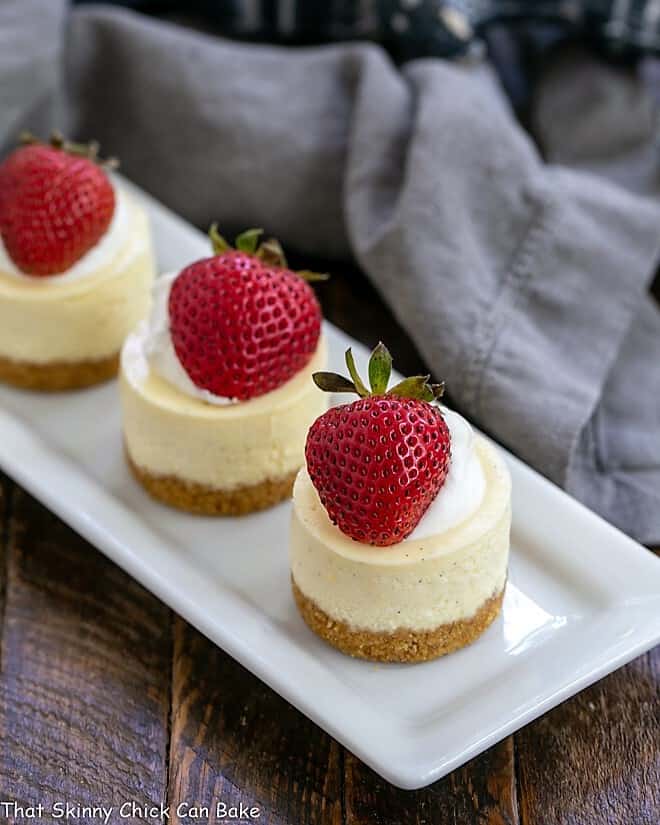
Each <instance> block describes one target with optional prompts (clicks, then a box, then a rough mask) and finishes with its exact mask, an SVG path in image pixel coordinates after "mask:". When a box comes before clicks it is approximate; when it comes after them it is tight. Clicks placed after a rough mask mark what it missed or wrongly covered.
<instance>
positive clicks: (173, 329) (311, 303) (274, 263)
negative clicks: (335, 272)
mask: <svg viewBox="0 0 660 825" xmlns="http://www.w3.org/2000/svg"><path fill="white" fill-rule="evenodd" d="M209 234H210V236H211V240H212V241H213V249H214V252H215V253H216V254H215V255H214V257H212V258H204V259H203V260H201V261H196V262H195V263H193V264H190V266H187V267H186V268H185V269H184V270H183V271H182V272H181V273H180V274H179V275H178V276H177V278H176V279H175V280H174V282H173V284H172V289H171V291H170V298H169V316H170V333H171V336H172V343H173V345H174V350H175V352H176V354H177V357H178V359H179V361H180V362H181V364H182V366H183V368H184V369H185V371H186V372H187V373H188V375H189V377H190V379H191V380H192V381H193V383H194V384H195V385H196V386H197V387H199V388H200V389H204V390H208V391H209V392H211V393H214V394H215V395H219V396H223V397H225V398H235V399H238V400H239V401H246V400H248V399H249V398H255V397H256V396H258V395H263V394H264V393H266V392H269V391H270V390H274V389H276V388H277V387H279V386H281V385H282V384H284V383H285V382H286V381H288V380H289V379H290V378H292V377H293V376H294V375H295V374H296V373H297V372H298V371H299V370H301V369H302V368H303V367H304V366H305V364H307V363H308V362H309V360H310V358H311V357H312V355H313V354H314V352H315V350H316V347H317V344H318V340H319V335H320V332H321V308H320V307H319V303H318V301H317V300H316V296H315V295H314V292H313V290H312V288H311V287H310V286H309V284H308V283H306V280H319V279H323V278H324V277H325V276H322V275H316V274H315V273H311V272H308V271H304V272H298V273H296V272H293V271H292V270H290V269H288V268H287V265H286V260H285V258H284V254H283V252H282V248H281V247H280V245H279V244H278V243H277V241H274V240H270V241H266V242H264V243H262V244H261V245H260V246H259V247H258V248H257V242H258V238H259V235H260V234H261V230H260V229H249V230H247V231H246V232H244V233H243V234H242V235H239V236H238V238H236V249H234V248H232V247H231V246H229V244H228V243H227V242H226V241H225V240H224V239H223V238H222V237H221V236H220V235H218V232H217V227H216V226H215V225H214V226H213V227H211V231H210V233H209Z"/></svg>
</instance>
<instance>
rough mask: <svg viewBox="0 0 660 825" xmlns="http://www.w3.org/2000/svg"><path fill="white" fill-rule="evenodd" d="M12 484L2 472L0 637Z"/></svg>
mask: <svg viewBox="0 0 660 825" xmlns="http://www.w3.org/2000/svg"><path fill="white" fill-rule="evenodd" d="M11 489H12V484H11V482H10V480H9V479H8V478H7V476H5V475H4V474H3V473H0V639H2V628H3V625H4V617H5V591H6V584H7V581H6V580H7V571H6V567H7V552H6V544H7V536H8V535H9V508H10V499H11ZM1 657H2V645H1V644H0V671H1V670H2V658H1Z"/></svg>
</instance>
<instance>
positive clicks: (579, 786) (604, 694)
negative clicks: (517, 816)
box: [516, 648, 660, 825]
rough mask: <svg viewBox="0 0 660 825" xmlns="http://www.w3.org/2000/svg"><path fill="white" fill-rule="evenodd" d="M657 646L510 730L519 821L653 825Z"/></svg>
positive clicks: (659, 694) (659, 791) (659, 734)
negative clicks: (513, 740)
mask: <svg viewBox="0 0 660 825" xmlns="http://www.w3.org/2000/svg"><path fill="white" fill-rule="evenodd" d="M659 743H660V648H657V649H656V650H655V651H652V652H651V653H648V654H647V655H646V656H641V657H640V658H638V659H636V660H635V661H634V662H632V663H631V664H629V665H628V666H627V667H625V668H622V669H621V670H618V671H616V672H615V673H613V674H612V675H611V676H608V677H607V678H606V679H603V680H601V681H600V682H598V683H597V684H595V685H593V686H592V687H591V688H589V689H587V690H585V691H582V693H580V694H578V695H577V696H576V697H574V698H573V699H571V700H570V701H568V702H565V703H564V704H562V705H560V706H559V707H558V708H555V709H554V710H553V711H551V712H550V713H547V714H546V715H545V716H543V717H542V718H541V719H539V720H538V721H537V722H535V723H534V724H531V725H528V726H527V727H526V728H524V729H523V730H522V731H520V732H519V733H518V734H516V745H517V747H518V749H519V754H520V759H519V777H520V805H521V814H522V816H521V819H522V825H588V824H589V823H594V825H596V823H598V824H600V823H607V825H657V822H658V817H659V814H660V747H659Z"/></svg>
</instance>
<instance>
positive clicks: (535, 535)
mask: <svg viewBox="0 0 660 825" xmlns="http://www.w3.org/2000/svg"><path fill="white" fill-rule="evenodd" d="M140 197H144V198H145V202H146V204H147V207H148V209H149V211H150V213H151V218H152V225H153V230H154V236H155V242H156V247H157V252H158V258H159V265H160V268H161V270H164V271H167V270H173V269H176V268H178V267H181V266H182V265H184V264H186V263H188V262H189V261H190V260H193V259H195V258H198V257H202V256H205V255H207V254H208V243H207V240H206V237H205V236H204V235H203V234H202V233H200V232H198V231H197V230H196V229H193V228H192V227H190V226H189V225H188V224H186V223H185V222H184V221H182V220H181V219H180V218H178V217H177V216H175V215H173V214H172V213H170V212H168V211H167V210H165V209H164V208H163V207H162V206H160V205H159V204H157V203H156V202H154V201H153V200H151V199H149V198H147V197H146V196H144V195H140ZM327 333H328V337H329V342H330V350H331V366H332V368H333V369H338V368H341V367H342V360H343V352H344V349H345V348H346V346H347V345H349V344H350V345H352V346H353V347H354V349H355V351H356V353H357V355H358V359H359V360H360V361H362V366H363V364H364V358H365V355H366V352H365V350H364V348H363V347H362V346H360V345H359V344H357V343H356V342H355V341H353V340H351V339H350V338H348V337H347V336H346V335H344V334H343V333H342V332H340V331H339V330H337V329H336V328H334V327H332V326H330V325H328V327H327ZM508 462H509V466H510V468H511V473H512V476H513V490H514V501H513V513H514V518H513V532H512V556H511V567H510V577H509V584H508V588H507V593H506V598H505V601H504V608H503V611H502V615H501V616H500V618H499V619H498V620H497V621H496V623H495V624H494V625H493V626H492V627H491V628H490V629H489V630H488V631H487V632H486V633H485V635H484V636H483V637H482V638H481V639H480V640H479V641H478V642H476V643H475V644H474V645H472V646H471V647H469V648H467V649H464V650H462V651H459V652H458V653H455V654H453V655H451V656H449V657H447V658H444V659H440V660H438V661H435V662H431V663H427V664H421V665H408V666H405V665H382V664H381V665H378V664H370V663H367V662H362V661H357V660H353V659H350V658H348V657H345V656H343V655H342V654H340V653H338V652H336V651H334V650H333V649H331V648H330V647H328V646H327V645H325V644H324V643H323V642H322V641H321V640H320V639H318V638H317V637H315V636H314V635H313V634H312V633H311V632H310V631H309V630H308V629H307V628H306V627H305V625H304V624H303V622H302V620H301V619H300V618H299V616H298V615H297V613H296V610H295V608H294V605H293V601H292V599H291V595H290V589H289V569H288V563H287V534H288V521H289V515H290V505H289V504H288V503H285V504H282V505H280V506H278V507H276V508H274V509H273V510H270V511H268V512H264V513H260V514H257V515H253V516H248V517H243V518H241V519H208V518H201V517H196V516H187V515H185V514H181V513H178V512H175V511H172V510H169V509H167V508H165V507H163V506H161V505H159V504H156V503H154V502H153V501H151V500H150V499H149V498H148V497H147V495H146V494H145V493H144V492H143V491H142V490H141V488H140V487H139V486H138V485H137V484H136V483H135V481H133V479H132V478H131V476H130V475H129V472H128V470H127V468H126V466H125V465H124V459H123V453H122V440H121V422H120V413H119V405H118V401H117V388H116V385H115V383H114V382H112V383H110V384H108V385H106V386H103V387H100V388H97V389H91V390H87V391H83V392H78V393H72V394H61V395H48V396H39V395H36V394H31V393H23V392H19V391H15V390H11V389H8V388H2V389H0V466H1V467H2V468H3V469H4V470H5V471H6V472H7V473H9V474H10V475H11V476H13V477H14V478H15V479H16V481H18V482H19V483H20V484H22V485H23V486H24V487H26V488H27V489H28V490H29V491H30V492H32V493H33V494H34V495H35V496H37V497H38V498H39V499H41V501H43V502H44V503H45V504H46V505H47V506H48V507H49V508H50V509H51V510H53V511H54V512H55V513H57V514H58V515H59V516H60V517H61V518H62V519H64V520H65V521H66V522H68V523H69V524H70V525H71V526H72V527H73V528H74V529H75V530H76V531H77V532H78V533H80V534H81V535H83V536H84V537H85V538H86V539H88V540H89V541H90V542H91V543H92V544H94V545H95V546H96V547H98V548H99V549H100V550H101V551H102V552H104V553H105V554H106V555H107V556H108V557H109V558H111V559H112V560H113V561H115V562H116V563H117V564H119V565H120V566H121V567H123V568H124V569H125V570H126V571H127V572H128V573H130V574H131V575H132V576H134V577H135V578H136V579H137V580H138V581H140V582H141V583H142V584H143V585H144V586H145V587H147V588H148V589H149V590H151V591H153V593H155V594H156V595H157V596H158V597H159V598H160V599H162V600H163V601H164V602H166V603H167V604H168V605H170V606H171V607H172V608H173V609H174V610H175V611H177V612H178V613H179V614H181V615H182V616H183V617H184V618H185V619H187V620H188V621H189V622H190V623H191V624H193V625H194V626H195V627H197V628H198V629H199V630H200V631H201V632H202V633H204V634H205V635H206V636H208V637H209V638H210V639H212V640H213V641H214V642H215V643H217V644H218V645H219V646H220V647H222V648H223V649H224V650H226V651H227V652H228V653H229V654H230V655H231V656H233V657H234V658H235V659H237V660H238V661H239V662H241V663H242V664H243V665H245V667H247V668H248V669H249V670H251V671H252V672H253V673H255V674H256V675H257V676H258V677H259V678H261V679H262V680H263V681H264V682H266V683H267V684H268V685H270V686H271V687H272V688H273V689H274V690H276V691H277V692H278V693H280V694H281V695H282V696H284V697H285V698H286V699H288V700H289V701H290V702H291V703H292V704H293V705H295V706H296V707H297V708H299V709H300V711H302V713H304V714H306V715H307V716H309V717H310V718H311V719H313V720H314V721H315V722H316V723H318V724H319V725H320V726H321V727H322V728H324V729H325V730H326V731H327V732H328V733H330V734H331V735H332V736H334V737H335V738H336V739H338V740H339V741H340V742H342V743H343V744H344V745H345V746H346V747H347V748H349V749H350V750H351V751H353V753H355V754H356V755H357V756H358V757H360V758H361V759H362V760H364V762H366V763H367V764H368V765H370V766H371V767H372V768H373V769H374V770H376V771H377V772H378V773H379V774H381V775H382V776H383V777H385V778H386V779H387V780H389V781H390V782H392V783H393V784H395V785H398V786H400V787H403V788H418V787H422V786H424V785H427V784H429V783H431V782H433V781H434V780H436V779H439V778H440V777H442V776H444V775H445V774H446V773H448V772H449V771H451V770H452V769H454V768H456V767H458V766H459V765H461V764H462V763H464V762H465V761H466V760H468V759H470V758H471V757H473V756H475V755H476V754H478V753H480V752H481V751H483V750H485V749H486V748H487V747H489V746H490V745H492V744H494V743H495V742H497V741H498V740H500V739H501V738H502V737H504V736H506V735H508V734H510V733H511V732H512V731H515V730H516V729H517V728H519V727H520V726H522V725H524V724H525V723H526V722H529V721H530V720H532V719H534V718H535V717H537V716H539V715H540V714H541V713H543V712H544V711H546V710H548V709H549V708H551V707H553V706H554V705H556V704H558V703H559V702H561V701H562V700H564V699H566V698H567V697H569V696H571V695H572V694H574V693H576V692H577V691H579V690H580V689H582V688H584V687H585V686H587V685H588V684H590V683H592V682H593V681H595V680H596V679H598V678H599V677H601V676H603V675H605V674H606V673H609V672H610V671H612V670H614V669H615V668H617V667H620V666H621V665H623V664H624V663H626V662H628V661H629V660H631V659H632V658H634V657H635V656H637V655H639V654H641V653H643V652H644V651H645V650H647V649H649V648H650V647H651V646H653V644H654V643H656V642H657V641H658V640H659V639H660V561H659V560H657V559H656V558H654V556H653V555H652V554H651V553H650V552H649V551H647V550H645V549H644V548H642V547H640V546H639V545H638V544H636V543H635V542H633V541H631V540H630V539H629V538H627V537H626V536H624V535H623V534H621V533H620V532H618V531H617V530H615V529H614V528H613V527H611V526H609V525H608V524H606V523H605V522H604V521H603V520H602V519H600V518H598V517H597V516H595V515H594V514H593V513H591V512H589V511H588V510H586V509H585V508H584V507H582V506H581V505H580V504H578V503H577V502H575V501H574V500H572V499H571V498H569V497H568V496H567V495H565V494H564V493H563V492H561V491H560V490H559V489H557V488H556V487H555V486H553V485H552V484H550V483H549V482H548V481H546V480H545V479H543V478H542V477H541V476H540V475H538V474H537V473H536V472H534V471H533V470H531V469H530V468H528V467H527V466H525V465H524V464H523V463H521V462H520V461H518V460H517V459H515V458H513V457H512V456H508Z"/></svg>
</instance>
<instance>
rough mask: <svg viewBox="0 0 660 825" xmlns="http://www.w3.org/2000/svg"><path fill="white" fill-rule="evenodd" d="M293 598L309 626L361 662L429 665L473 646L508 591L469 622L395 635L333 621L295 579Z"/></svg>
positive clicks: (492, 600)
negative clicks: (439, 658) (422, 663)
mask: <svg viewBox="0 0 660 825" xmlns="http://www.w3.org/2000/svg"><path fill="white" fill-rule="evenodd" d="M291 587H292V589H293V597H294V599H295V601H296V605H297V607H298V610H299V611H300V614H301V616H302V617H303V619H304V620H305V623H306V624H307V625H308V627H309V628H310V629H311V630H313V631H314V633H316V634H317V635H318V636H320V637H321V638H322V639H325V641H326V642H328V643H329V644H331V645H332V646H333V647H336V648H338V649H339V650H341V652H342V653H347V654H348V655H349V656H354V657H356V658H358V659H370V660H371V661H376V662H428V661H429V660H430V659H437V658H438V657H439V656H445V655H446V654H447V653H453V651H455V650H458V649H459V648H461V647H465V646H466V645H469V644H471V643H472V642H474V641H475V639H477V638H478V637H479V636H481V634H482V633H483V632H484V630H486V628H487V627H488V626H489V625H490V624H491V623H492V622H493V620H494V619H495V618H496V617H497V614H498V613H499V612H500V608H501V607H502V599H503V597H504V588H503V589H502V590H501V591H500V592H499V593H496V594H494V595H493V596H491V597H490V598H489V599H487V600H486V601H485V602H484V603H483V604H482V605H481V607H480V608H479V609H478V610H477V612H476V613H475V614H474V616H472V617H471V618H469V619H460V620H459V621H457V622H450V623H448V624H442V625H439V626H438V627H435V628H433V629H432V630H409V629H407V628H400V629H398V630H394V631H391V632H386V631H382V632H377V631H373V630H360V629H358V628H354V627H351V626H350V625H348V624H346V623H345V622H342V621H338V620H336V619H332V618H331V617H330V616H329V615H328V614H327V613H325V612H324V611H323V610H321V608H320V607H319V606H318V605H317V604H316V603H315V602H314V601H312V599H309V598H308V597H307V596H305V595H304V594H303V593H302V592H301V590H300V589H299V588H298V585H297V584H296V583H295V581H294V579H293V577H292V578H291Z"/></svg>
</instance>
